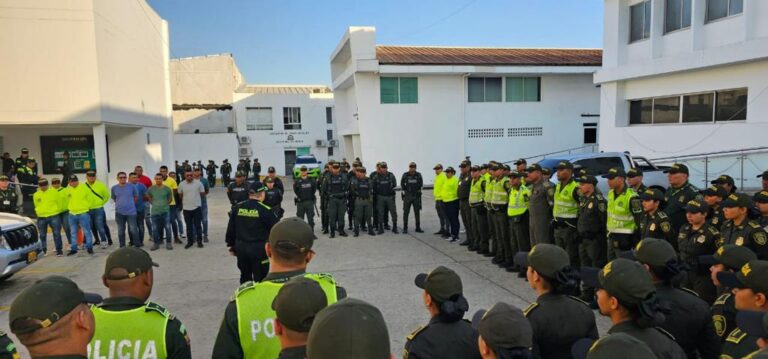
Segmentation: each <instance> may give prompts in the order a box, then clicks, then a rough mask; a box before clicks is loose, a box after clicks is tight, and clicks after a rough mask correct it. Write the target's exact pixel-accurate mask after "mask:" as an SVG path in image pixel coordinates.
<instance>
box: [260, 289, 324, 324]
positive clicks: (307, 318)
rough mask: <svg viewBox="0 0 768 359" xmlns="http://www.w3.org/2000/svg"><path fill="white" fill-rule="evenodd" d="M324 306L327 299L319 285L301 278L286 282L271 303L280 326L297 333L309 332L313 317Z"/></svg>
mask: <svg viewBox="0 0 768 359" xmlns="http://www.w3.org/2000/svg"><path fill="white" fill-rule="evenodd" d="M326 306H328V298H327V297H326V295H325V292H324V291H323V288H321V287H320V284H319V283H318V282H316V281H314V280H312V279H309V278H305V277H302V276H296V277H293V278H291V280H289V281H288V282H286V283H285V284H284V285H283V286H282V287H281V288H280V290H279V291H278V292H277V295H276V296H275V299H274V300H273V301H272V310H274V311H275V314H276V316H277V319H278V320H279V321H280V324H282V325H283V326H285V327H286V328H288V329H291V330H294V331H297V332H299V333H307V332H309V329H310V328H311V327H312V322H313V321H314V320H315V316H317V313H318V312H320V310H322V309H323V308H325V307H326Z"/></svg>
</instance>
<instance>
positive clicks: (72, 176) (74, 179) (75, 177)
mask: <svg viewBox="0 0 768 359" xmlns="http://www.w3.org/2000/svg"><path fill="white" fill-rule="evenodd" d="M76 181H77V175H71V176H69V182H76Z"/></svg>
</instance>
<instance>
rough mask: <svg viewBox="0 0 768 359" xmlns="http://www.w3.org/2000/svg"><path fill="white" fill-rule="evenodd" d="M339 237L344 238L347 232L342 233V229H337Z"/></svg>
mask: <svg viewBox="0 0 768 359" xmlns="http://www.w3.org/2000/svg"><path fill="white" fill-rule="evenodd" d="M339 236H342V237H346V236H347V232H344V229H343V228H341V229H339Z"/></svg>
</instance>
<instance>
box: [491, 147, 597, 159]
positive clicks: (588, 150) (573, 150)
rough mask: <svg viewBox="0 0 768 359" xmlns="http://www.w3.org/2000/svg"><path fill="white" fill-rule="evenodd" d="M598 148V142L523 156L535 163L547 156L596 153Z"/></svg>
mask: <svg viewBox="0 0 768 359" xmlns="http://www.w3.org/2000/svg"><path fill="white" fill-rule="evenodd" d="M597 149H598V145H597V144H592V145H586V146H581V147H573V148H566V149H564V150H560V151H555V152H548V153H542V154H538V155H533V156H528V157H523V158H525V160H526V161H528V163H535V162H536V161H540V160H543V159H545V158H547V157H549V156H554V155H572V154H581V153H595V152H597ZM516 160H517V158H515V159H513V160H509V161H505V162H502V163H512V162H515V161H516Z"/></svg>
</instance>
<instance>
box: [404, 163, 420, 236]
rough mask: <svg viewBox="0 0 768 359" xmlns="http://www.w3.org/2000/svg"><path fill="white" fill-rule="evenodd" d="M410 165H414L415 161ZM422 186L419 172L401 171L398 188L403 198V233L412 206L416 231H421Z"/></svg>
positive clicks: (405, 230) (406, 227) (405, 229)
mask: <svg viewBox="0 0 768 359" xmlns="http://www.w3.org/2000/svg"><path fill="white" fill-rule="evenodd" d="M411 165H413V166H416V164H415V163H411ZM423 187H424V179H423V178H422V177H421V173H419V172H417V171H414V172H413V173H412V174H411V173H410V172H405V173H403V176H402V177H400V188H401V189H402V191H403V193H402V200H403V233H408V216H409V215H410V213H411V207H413V216H414V220H415V223H416V232H419V233H420V232H421V216H420V212H421V190H422V188H423Z"/></svg>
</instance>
